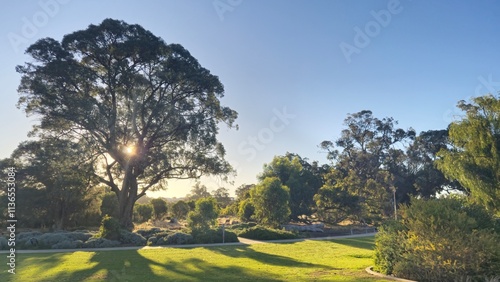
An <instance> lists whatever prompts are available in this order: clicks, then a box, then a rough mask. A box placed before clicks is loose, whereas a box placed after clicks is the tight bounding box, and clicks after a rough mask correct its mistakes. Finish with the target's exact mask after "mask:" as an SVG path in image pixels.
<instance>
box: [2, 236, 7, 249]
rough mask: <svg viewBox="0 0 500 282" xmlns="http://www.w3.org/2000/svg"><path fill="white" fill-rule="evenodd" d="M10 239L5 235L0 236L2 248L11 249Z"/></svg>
mask: <svg viewBox="0 0 500 282" xmlns="http://www.w3.org/2000/svg"><path fill="white" fill-rule="evenodd" d="M8 243H9V242H8V241H7V239H6V238H5V237H3V236H0V250H7V249H9V245H8Z"/></svg>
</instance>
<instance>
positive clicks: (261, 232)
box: [239, 226, 298, 240]
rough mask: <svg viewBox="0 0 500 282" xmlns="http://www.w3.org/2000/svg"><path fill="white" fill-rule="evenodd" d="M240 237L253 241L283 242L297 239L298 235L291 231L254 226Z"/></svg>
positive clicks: (240, 234)
mask: <svg viewBox="0 0 500 282" xmlns="http://www.w3.org/2000/svg"><path fill="white" fill-rule="evenodd" d="M239 236H240V237H243V238H247V239H253V240H283V239H296V238H298V237H297V235H296V234H295V233H293V232H290V231H285V230H278V229H271V228H266V227H262V226H254V227H251V228H248V229H245V230H243V231H242V232H240V233H239Z"/></svg>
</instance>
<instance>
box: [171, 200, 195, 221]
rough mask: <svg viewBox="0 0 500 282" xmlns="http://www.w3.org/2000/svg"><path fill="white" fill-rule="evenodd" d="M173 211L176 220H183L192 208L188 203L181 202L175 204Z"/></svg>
mask: <svg viewBox="0 0 500 282" xmlns="http://www.w3.org/2000/svg"><path fill="white" fill-rule="evenodd" d="M171 210H172V214H173V216H174V217H175V218H178V219H183V218H186V216H187V214H188V212H189V210H190V208H189V205H188V204H187V203H186V202H184V201H182V200H181V201H178V202H176V203H175V204H173V205H172V209H171Z"/></svg>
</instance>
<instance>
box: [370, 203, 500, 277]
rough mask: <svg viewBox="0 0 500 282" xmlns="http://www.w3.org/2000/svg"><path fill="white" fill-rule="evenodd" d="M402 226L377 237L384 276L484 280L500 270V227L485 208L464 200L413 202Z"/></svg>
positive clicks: (377, 260)
mask: <svg viewBox="0 0 500 282" xmlns="http://www.w3.org/2000/svg"><path fill="white" fill-rule="evenodd" d="M401 217H402V218H401V220H400V222H393V223H389V224H386V225H384V227H383V228H381V232H380V233H379V234H377V238H376V250H375V251H376V257H375V263H376V265H377V267H378V268H379V270H380V271H382V272H384V273H387V274H394V275H396V276H398V277H404V278H408V279H412V280H418V281H458V280H459V279H465V278H468V279H470V280H471V281H479V280H481V281H482V280H484V279H487V278H493V277H494V276H495V275H497V274H498V269H500V249H499V248H498V242H499V240H500V226H499V225H498V222H496V221H495V219H494V217H493V215H492V214H491V213H489V212H487V211H486V210H485V209H484V208H483V207H482V206H479V205H477V204H470V203H468V202H467V201H465V200H464V199H460V198H456V197H455V198H453V197H450V198H441V199H431V200H425V199H413V200H412V201H411V205H405V206H403V207H402V209H401Z"/></svg>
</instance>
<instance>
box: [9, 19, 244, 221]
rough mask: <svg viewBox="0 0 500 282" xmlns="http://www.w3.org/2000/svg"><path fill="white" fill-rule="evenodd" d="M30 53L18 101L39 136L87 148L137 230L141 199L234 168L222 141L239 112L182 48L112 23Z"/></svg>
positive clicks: (47, 41)
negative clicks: (224, 128) (135, 213)
mask: <svg viewBox="0 0 500 282" xmlns="http://www.w3.org/2000/svg"><path fill="white" fill-rule="evenodd" d="M26 54H27V55H28V56H30V57H31V60H30V61H29V62H28V63H26V64H25V65H24V66H18V67H17V69H16V70H17V71H18V72H19V73H20V74H21V75H22V78H21V83H20V86H19V88H18V89H19V93H20V98H19V102H18V105H19V106H20V107H21V108H23V109H24V111H25V112H26V113H27V114H30V115H36V116H37V119H38V120H40V124H38V125H37V126H36V130H35V131H33V132H32V133H33V134H35V135H37V136H42V135H43V136H53V137H54V138H55V137H57V138H60V139H65V140H72V141H75V142H80V143H84V144H85V146H86V147H87V149H88V150H90V151H89V153H90V154H91V155H92V156H93V158H92V161H95V162H94V163H95V164H96V165H99V166H103V167H102V169H96V170H94V174H95V176H96V177H97V179H98V180H99V181H100V182H101V183H103V184H105V185H107V186H109V187H110V189H111V191H112V192H114V193H115V194H116V196H117V198H118V203H119V207H120V211H119V219H120V224H121V225H122V226H123V227H126V228H128V229H131V228H132V227H133V225H132V210H133V206H134V203H135V202H136V201H137V200H138V199H139V198H141V197H142V196H144V195H145V194H146V192H147V191H148V190H150V189H161V188H162V187H164V185H162V184H164V183H165V182H166V180H167V179H172V178H181V179H186V178H196V179H197V178H199V177H200V176H202V175H227V174H228V173H231V172H232V171H233V170H232V168H231V166H230V164H229V163H228V162H227V161H225V160H224V155H225V150H224V148H223V146H222V144H220V143H219V142H218V141H217V138H216V136H217V133H218V130H219V126H220V124H221V123H226V124H227V125H228V126H229V127H232V126H233V122H234V120H235V119H236V117H237V113H236V112H235V111H233V110H231V109H230V108H228V107H223V106H222V105H221V103H220V101H219V99H220V98H221V97H223V93H224V87H223V85H222V83H221V82H220V81H219V78H218V77H217V76H215V75H213V74H211V73H210V71H208V70H207V69H205V68H203V67H202V66H201V65H200V64H199V63H198V61H197V60H196V59H195V58H194V57H193V56H191V54H190V53H189V52H188V51H187V50H186V49H184V48H183V47H182V46H181V45H179V44H166V43H165V42H164V41H163V40H162V39H161V38H159V37H157V36H155V35H153V34H152V33H151V32H149V31H147V30H145V29H144V28H142V27H141V26H139V25H129V24H127V23H125V22H123V21H118V20H113V19H106V20H104V21H103V22H102V23H101V24H99V25H90V26H89V27H88V28H87V29H85V30H80V31H76V32H74V33H71V34H68V35H65V36H64V37H63V39H62V41H61V42H59V41H57V40H54V39H52V38H44V39H41V40H38V41H37V42H36V43H34V44H33V45H31V46H29V47H28V49H27V50H26ZM89 162H90V160H89ZM139 183H141V184H142V185H139Z"/></svg>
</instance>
